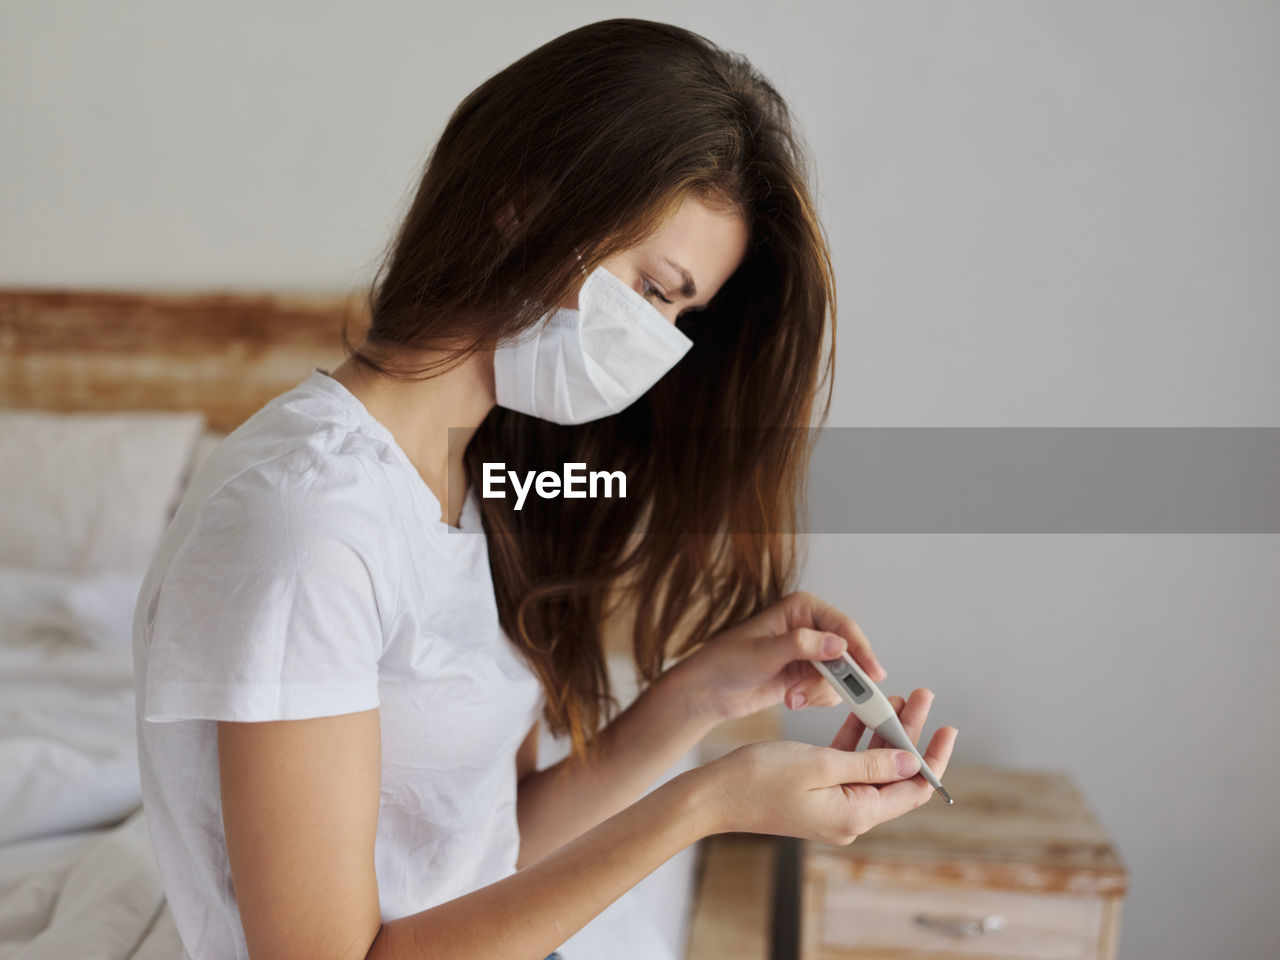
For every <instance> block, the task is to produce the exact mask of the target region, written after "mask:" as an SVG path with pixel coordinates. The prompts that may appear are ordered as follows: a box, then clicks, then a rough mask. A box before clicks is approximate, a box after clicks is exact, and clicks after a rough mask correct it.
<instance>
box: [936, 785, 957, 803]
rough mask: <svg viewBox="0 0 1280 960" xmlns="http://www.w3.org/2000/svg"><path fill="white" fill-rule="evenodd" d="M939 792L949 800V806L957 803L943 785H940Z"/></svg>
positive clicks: (943, 797) (944, 798)
mask: <svg viewBox="0 0 1280 960" xmlns="http://www.w3.org/2000/svg"><path fill="white" fill-rule="evenodd" d="M938 793H940V794H941V795H942V799H943V800H945V801H946V802H947V806H948V807H949V806H951V805H952V804H954V803H955V801H954V800H952V799H951V794H949V793H947V791H946V790H943V789H942V787H938Z"/></svg>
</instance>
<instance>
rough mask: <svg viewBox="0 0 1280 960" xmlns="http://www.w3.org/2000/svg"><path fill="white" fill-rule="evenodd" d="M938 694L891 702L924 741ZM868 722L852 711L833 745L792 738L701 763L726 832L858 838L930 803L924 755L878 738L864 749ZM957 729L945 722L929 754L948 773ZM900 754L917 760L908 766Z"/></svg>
mask: <svg viewBox="0 0 1280 960" xmlns="http://www.w3.org/2000/svg"><path fill="white" fill-rule="evenodd" d="M932 701H933V694H932V693H931V692H929V691H928V690H925V689H920V690H916V691H914V692H913V693H912V694H911V697H910V699H909V700H907V701H906V702H905V703H904V701H903V699H902V698H901V697H898V696H893V697H890V698H889V702H890V703H891V704H892V705H893V707H894V709H895V710H896V711H897V713H898V716H899V717H900V718H901V720H902V726H903V729H904V730H906V732H907V736H909V737H910V738H911V742H912V743H917V742H918V740H919V737H920V732H921V730H922V729H923V727H924V721H925V717H926V716H928V713H929V706H930V705H931V703H932ZM864 730H865V728H864V726H863V724H862V722H861V721H860V720H859V719H858V718H857V717H856V716H854V715H853V714H852V713H851V714H849V716H848V719H847V720H846V721H845V723H844V725H843V726H842V727H841V728H840V730H839V731H838V732H837V733H836V735H835V738H834V739H833V740H832V741H831V746H829V747H815V746H811V745H810V744H807V743H796V742H793V741H788V740H777V741H769V742H764V743H749V744H747V745H745V746H742V747H738V748H737V749H736V750H733V751H731V752H730V753H728V754H726V755H725V756H723V757H720V758H719V759H718V760H713V761H712V762H711V763H708V764H706V765H705V766H704V767H702V768H701V773H702V774H703V775H705V776H706V778H707V779H708V781H710V789H709V790H708V793H709V795H710V796H711V797H713V798H714V800H713V808H714V821H715V823H716V831H715V832H718V833H730V832H733V833H766V834H773V835H776V836H786V837H800V838H803V839H806V840H820V841H823V842H825V843H833V844H838V845H841V846H845V845H847V844H850V843H852V842H853V841H854V839H856V838H857V837H858V836H860V835H861V834H863V833H866V832H867V831H868V830H870V829H871V828H872V827H874V826H875V825H876V824H878V823H884V822H885V821H886V820H892V819H893V818H894V817H898V816H901V815H902V814H904V813H906V812H907V811H908V810H914V809H915V808H916V807H919V806H921V805H923V804H924V803H925V802H927V801H928V800H929V798H930V796H932V794H933V788H932V787H931V786H929V784H928V783H927V782H926V781H925V779H924V777H922V776H920V775H919V774H917V773H916V771H917V770H919V768H920V764H919V761H917V760H916V759H915V757H913V756H912V755H911V754H909V753H907V752H906V751H904V750H897V749H893V748H886V747H885V745H884V741H883V740H882V739H881V738H880V737H879V736H872V738H871V739H870V741H869V742H868V744H867V748H866V749H864V750H858V749H856V747H857V744H858V741H859V740H860V739H861V737H862V734H863V732H864ZM956 733H957V731H956V728H955V727H941V728H939V729H938V730H937V732H935V733H934V735H933V739H932V740H931V741H930V743H929V749H928V750H927V751H926V752H925V755H924V757H925V762H926V763H928V765H929V768H930V769H931V770H932V771H933V772H934V773H935V774H937V775H938V777H939V778H941V777H942V774H943V771H945V770H946V767H947V761H948V760H949V759H950V758H951V749H952V747H953V746H955V741H956ZM899 757H905V758H907V760H908V761H909V764H908V765H907V766H906V767H905V768H904V769H902V770H900V769H899V767H898V765H897V760H898V758H899Z"/></svg>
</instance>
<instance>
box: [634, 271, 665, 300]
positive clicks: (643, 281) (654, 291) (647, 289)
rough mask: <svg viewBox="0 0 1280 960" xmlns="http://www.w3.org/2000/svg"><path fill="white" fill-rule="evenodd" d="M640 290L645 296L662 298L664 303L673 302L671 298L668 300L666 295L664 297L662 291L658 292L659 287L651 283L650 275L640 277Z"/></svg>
mask: <svg viewBox="0 0 1280 960" xmlns="http://www.w3.org/2000/svg"><path fill="white" fill-rule="evenodd" d="M640 291H641V293H642V294H643V295H644V296H645V298H648V297H657V298H658V299H659V300H661V301H662V302H663V303H670V302H671V301H670V300H668V299H667V298H666V297H664V296H663V295H662V294H661V293H659V292H658V288H657V287H655V286H654V285H653V284H652V283H650V282H649V278H648V277H641V278H640Z"/></svg>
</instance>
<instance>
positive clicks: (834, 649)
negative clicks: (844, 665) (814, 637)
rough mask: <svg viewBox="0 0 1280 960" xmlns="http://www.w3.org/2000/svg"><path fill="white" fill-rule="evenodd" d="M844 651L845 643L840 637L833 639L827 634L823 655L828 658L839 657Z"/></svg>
mask: <svg viewBox="0 0 1280 960" xmlns="http://www.w3.org/2000/svg"><path fill="white" fill-rule="evenodd" d="M843 649H844V641H843V640H841V639H840V638H839V637H833V636H832V635H831V634H827V639H826V640H825V641H824V642H823V644H822V654H823V656H827V657H838V656H840V651H841V650H843Z"/></svg>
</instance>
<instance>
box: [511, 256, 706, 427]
mask: <svg viewBox="0 0 1280 960" xmlns="http://www.w3.org/2000/svg"><path fill="white" fill-rule="evenodd" d="M691 346H693V341H692V340H690V339H689V338H688V337H686V336H685V335H684V334H683V333H681V332H680V331H679V330H677V329H676V327H675V324H673V323H671V322H670V321H668V320H667V318H666V317H664V316H663V315H662V314H661V313H659V312H658V310H657V309H656V308H655V307H654V306H653V304H651V303H649V301H648V300H646V299H645V298H644V297H642V296H641V295H640V294H638V293H636V291H634V290H632V289H631V288H630V287H629V286H627V285H626V284H625V283H624V282H623V281H621V280H619V279H618V278H617V277H615V276H614V275H613V274H612V273H610V272H609V271H607V270H605V269H604V267H596V269H595V270H593V271H592V272H591V274H590V275H589V276H588V277H587V279H586V280H585V281H583V284H582V289H581V290H579V291H578V309H576V310H571V309H568V308H566V307H560V308H558V309H556V310H554V311H552V312H551V318H550V319H549V320H546V321H544V322H543V323H542V324H540V325H538V326H537V327H535V328H534V329H532V330H527V331H524V333H523V334H522V335H521V336H520V337H518V338H512V339H509V340H505V341H503V342H501V343H499V344H498V347H497V349H495V350H494V353H493V373H494V387H495V388H496V393H497V399H498V405H499V406H501V407H506V408H507V409H508V410H515V411H518V412H519V413H526V414H529V415H530V416H533V417H540V418H541V419H543V420H550V421H552V422H553V423H586V422H587V421H588V420H599V419H600V418H601V417H607V416H611V415H612V414H615V413H617V412H618V411H620V410H624V409H626V408H627V407H629V406H631V404H633V403H634V402H635V401H636V400H637V399H639V397H640V396H641V395H642V394H644V392H645V391H646V390H648V389H649V388H650V387H651V386H653V385H654V384H655V383H657V382H658V380H659V379H660V378H661V377H662V375H663V374H664V373H666V372H667V371H668V370H670V369H671V368H672V367H674V366H675V365H676V362H677V361H678V360H679V359H680V358H681V357H683V356H684V355H685V353H686V352H687V351H688V350H689V348H690V347H691Z"/></svg>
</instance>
